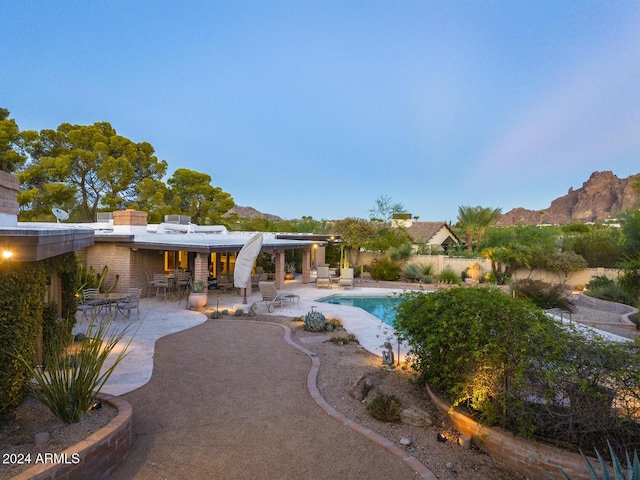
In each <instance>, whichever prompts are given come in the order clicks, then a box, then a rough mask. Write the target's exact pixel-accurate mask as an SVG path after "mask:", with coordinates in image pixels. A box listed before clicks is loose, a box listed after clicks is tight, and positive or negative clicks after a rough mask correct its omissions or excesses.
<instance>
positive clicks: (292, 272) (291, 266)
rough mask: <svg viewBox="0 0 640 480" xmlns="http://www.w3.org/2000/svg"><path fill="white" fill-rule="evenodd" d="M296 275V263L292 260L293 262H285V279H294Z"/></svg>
mask: <svg viewBox="0 0 640 480" xmlns="http://www.w3.org/2000/svg"><path fill="white" fill-rule="evenodd" d="M295 276H296V264H295V263H293V262H291V263H285V264H284V279H285V280H293V279H294V278H295Z"/></svg>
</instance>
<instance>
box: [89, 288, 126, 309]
mask: <svg viewBox="0 0 640 480" xmlns="http://www.w3.org/2000/svg"><path fill="white" fill-rule="evenodd" d="M127 297H128V295H127V294H126V293H99V294H97V295H96V296H95V297H93V299H92V300H91V304H92V305H95V306H96V307H97V308H98V310H100V309H102V308H103V307H106V309H107V312H109V313H111V309H112V308H113V306H114V305H117V304H118V303H120V302H123V301H124V300H126V299H127Z"/></svg>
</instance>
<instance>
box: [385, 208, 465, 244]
mask: <svg viewBox="0 0 640 480" xmlns="http://www.w3.org/2000/svg"><path fill="white" fill-rule="evenodd" d="M392 225H393V226H395V227H402V228H405V229H406V230H407V233H408V234H409V236H410V237H411V241H412V243H413V246H414V248H415V249H416V250H418V251H424V250H425V249H428V250H430V252H429V253H438V252H446V251H447V250H448V249H449V248H450V247H451V246H453V245H458V244H460V239H459V238H458V237H457V236H456V234H455V233H454V232H453V230H451V227H449V225H447V224H446V223H445V222H418V221H414V220H413V219H412V217H411V215H410V214H402V215H397V216H394V218H393V220H392Z"/></svg>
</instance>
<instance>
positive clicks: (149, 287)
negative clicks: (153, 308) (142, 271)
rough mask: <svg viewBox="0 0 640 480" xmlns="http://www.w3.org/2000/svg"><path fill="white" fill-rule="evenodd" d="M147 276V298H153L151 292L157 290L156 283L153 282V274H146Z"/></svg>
mask: <svg viewBox="0 0 640 480" xmlns="http://www.w3.org/2000/svg"><path fill="white" fill-rule="evenodd" d="M146 275H147V298H149V297H150V296H151V290H153V289H154V288H156V283H155V281H154V280H153V279H154V277H153V275H152V274H151V273H149V272H146Z"/></svg>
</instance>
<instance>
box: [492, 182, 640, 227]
mask: <svg viewBox="0 0 640 480" xmlns="http://www.w3.org/2000/svg"><path fill="white" fill-rule="evenodd" d="M630 179H631V177H628V178H618V177H617V176H616V175H614V173H613V172H611V171H604V172H593V173H592V174H591V176H590V177H589V180H587V181H586V182H584V183H583V184H582V187H580V188H578V189H577V190H574V189H573V187H571V188H569V192H568V193H567V194H566V195H564V196H562V197H559V198H556V199H555V200H554V201H552V202H551V205H550V206H549V208H545V209H543V210H527V209H525V208H514V209H512V210H510V211H509V212H507V213H505V214H504V215H502V217H500V219H499V220H498V221H497V222H496V225H498V226H509V225H538V224H542V223H544V224H555V225H564V224H567V223H573V222H583V223H587V222H602V221H604V220H606V219H608V218H615V217H616V216H617V215H618V214H620V213H622V212H624V211H625V210H630V209H632V208H637V205H638V203H639V202H640V196H639V195H638V194H637V193H636V192H635V191H634V189H633V188H632V184H631V181H630Z"/></svg>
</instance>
